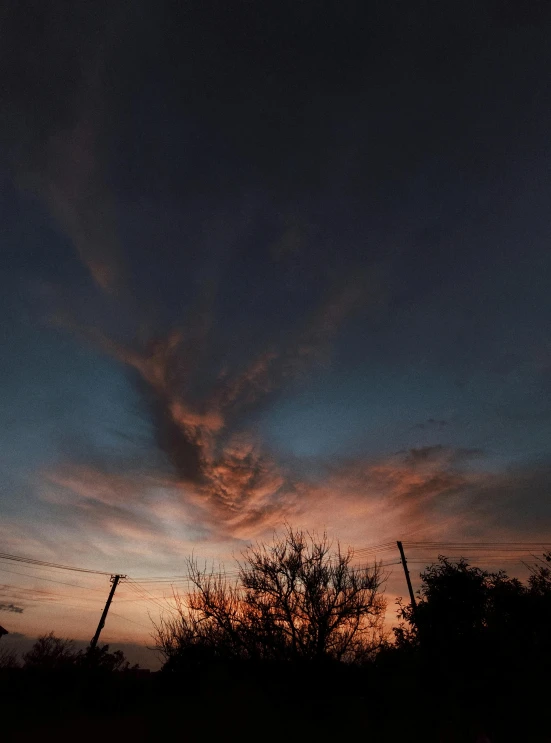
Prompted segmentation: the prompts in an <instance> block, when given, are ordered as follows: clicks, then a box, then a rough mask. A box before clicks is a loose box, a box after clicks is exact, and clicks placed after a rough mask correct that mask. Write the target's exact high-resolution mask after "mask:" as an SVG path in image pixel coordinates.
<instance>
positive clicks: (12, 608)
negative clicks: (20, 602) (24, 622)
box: [0, 603, 24, 614]
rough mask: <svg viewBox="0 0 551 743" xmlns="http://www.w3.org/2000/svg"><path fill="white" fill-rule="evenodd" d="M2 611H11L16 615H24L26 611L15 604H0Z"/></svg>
mask: <svg viewBox="0 0 551 743" xmlns="http://www.w3.org/2000/svg"><path fill="white" fill-rule="evenodd" d="M0 611H11V612H13V613H14V614H23V612H24V609H23V607H22V606H16V605H15V604H3V603H0Z"/></svg>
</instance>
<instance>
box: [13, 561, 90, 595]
mask: <svg viewBox="0 0 551 743" xmlns="http://www.w3.org/2000/svg"><path fill="white" fill-rule="evenodd" d="M0 571H1V572H2V573H11V574H12V575H22V576H24V577H25V578H31V580H45V581H48V582H49V583H59V584H61V585H63V586H72V587H73V588H82V589H83V590H85V591H97V592H98V593H103V591H102V590H101V589H99V588H92V587H90V586H83V585H79V584H78V583H67V581H64V580H55V578H43V577H42V576H40V575H32V574H29V573H19V572H18V571H17V570H8V569H7V568H4V567H0ZM60 595H61V594H60Z"/></svg>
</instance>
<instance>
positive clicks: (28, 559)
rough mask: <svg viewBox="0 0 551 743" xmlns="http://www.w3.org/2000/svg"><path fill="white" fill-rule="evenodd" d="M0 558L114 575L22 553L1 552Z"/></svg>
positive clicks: (75, 570)
mask: <svg viewBox="0 0 551 743" xmlns="http://www.w3.org/2000/svg"><path fill="white" fill-rule="evenodd" d="M0 560H11V561H13V562H22V563H26V564H27V565H37V566H42V567H48V568H56V569H58V570H72V571H74V572H76V573H91V574H94V575H112V573H107V572H105V571H103V570H91V569H89V568H79V567H76V566H74V565H61V564H59V563H55V562H47V561H46V560H37V559H34V558H32V557H22V556H20V555H11V554H9V553H7V552H0Z"/></svg>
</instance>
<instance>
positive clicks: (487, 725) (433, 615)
mask: <svg viewBox="0 0 551 743" xmlns="http://www.w3.org/2000/svg"><path fill="white" fill-rule="evenodd" d="M351 559H352V556H351V555H350V554H349V553H343V552H341V551H340V550H339V548H338V545H337V547H336V548H335V550H334V551H333V550H332V549H331V546H330V545H329V543H328V542H327V540H326V538H322V539H320V540H316V539H315V538H312V537H311V536H309V535H307V534H304V533H302V532H295V531H293V530H291V529H289V530H288V532H287V534H286V535H285V536H284V538H283V539H280V540H276V541H275V542H274V543H273V544H272V545H269V546H264V545H259V546H256V547H254V548H252V549H250V550H249V551H247V552H246V553H245V556H244V560H243V561H242V562H241V563H240V566H239V572H238V577H237V578H236V580H235V581H233V582H232V581H230V580H229V578H228V577H225V576H224V575H220V574H217V573H215V572H209V571H207V570H204V569H201V568H200V567H199V566H198V565H197V562H196V561H192V562H191V563H190V571H191V577H192V581H193V589H192V590H191V591H190V593H189V594H188V595H184V596H180V597H178V603H177V606H178V611H177V615H169V616H165V617H163V618H162V620H161V621H160V622H158V623H157V625H156V629H155V636H156V641H157V645H158V648H159V650H160V652H161V653H162V655H163V657H164V659H165V662H164V666H163V670H162V671H161V672H160V673H157V674H148V673H143V672H142V673H140V672H139V670H137V669H131V668H129V666H128V663H127V661H126V659H125V658H124V655H123V654H122V653H121V652H120V651H115V652H110V651H109V647H108V646H106V645H105V646H103V647H98V648H96V649H95V650H94V651H93V652H92V651H90V650H89V649H88V650H85V651H83V650H80V651H77V650H75V647H74V644H73V643H72V642H71V641H69V640H65V639H61V638H58V637H56V636H55V635H53V634H52V633H50V634H48V635H45V636H43V637H41V638H39V639H38V640H37V641H36V643H35V645H34V646H33V648H32V649H31V650H30V651H29V652H28V653H27V654H26V655H25V656H24V657H23V659H22V664H20V665H19V666H18V663H17V659H16V658H15V657H14V656H13V654H10V653H8V652H7V651H5V652H4V653H3V654H1V655H0V684H1V688H0V691H1V697H0V698H1V699H2V702H3V704H4V707H3V724H4V728H3V731H2V740H17V741H19V740H31V739H36V738H37V736H38V735H41V736H42V738H45V739H49V738H48V736H47V735H46V736H44V734H43V731H44V730H51V731H54V732H55V739H56V740H74V739H75V737H79V736H80V737H82V735H81V734H80V733H79V735H75V730H84V731H85V730H88V729H90V730H91V731H95V732H94V736H96V735H101V736H102V737H103V739H104V740H105V739H106V740H120V739H128V740H132V741H149V740H151V741H153V740H159V739H162V738H163V737H166V736H168V735H172V736H173V735H174V734H175V732H177V731H183V730H185V733H186V735H187V736H188V738H189V739H190V740H193V739H199V738H201V737H203V738H204V737H208V736H207V733H209V734H210V735H211V737H225V738H226V739H228V740H234V739H237V738H238V737H239V738H242V737H252V736H255V735H256V736H259V735H260V736H261V737H266V725H267V724H268V721H269V732H270V733H271V734H272V735H273V736H275V737H285V738H286V739H288V740H334V739H342V738H350V737H353V736H354V737H361V738H363V739H365V740H373V739H377V740H384V741H398V740H400V741H401V740H403V739H404V738H407V739H408V740H417V741H424V742H425V741H427V742H428V743H430V742H432V741H434V742H435V743H436V742H438V743H441V742H442V741H444V742H446V743H447V742H450V743H452V742H455V741H458V742H459V741H464V742H465V743H476V742H477V741H478V742H479V743H480V742H481V741H484V740H486V741H490V742H491V743H501V742H509V741H511V743H512V742H513V741H515V743H516V742H517V741H521V740H522V741H529V742H532V741H534V742H535V741H542V742H543V741H551V732H550V730H549V726H548V721H547V717H548V716H547V708H548V679H549V663H550V661H551V641H550V631H549V628H550V626H551V624H550V622H551V555H549V554H548V555H544V556H543V557H542V558H541V559H539V560H538V559H535V561H534V564H533V565H532V566H531V572H530V575H529V578H528V580H527V581H526V582H521V581H519V580H517V579H516V578H513V577H510V576H508V575H507V574H506V573H504V572H503V571H497V572H489V571H486V570H483V569H481V568H479V567H477V566H474V565H471V564H469V563H468V562H467V561H466V560H465V559H459V560H455V561H452V560H450V559H448V558H446V557H444V556H441V557H440V558H439V559H438V561H437V562H436V563H435V564H432V565H429V566H427V568H426V569H425V570H424V572H423V573H422V574H421V578H422V585H421V588H420V590H419V592H418V602H417V612H416V615H415V616H416V621H415V622H414V621H413V613H412V609H411V606H410V605H409V604H405V603H400V604H399V606H398V620H399V621H398V624H397V626H396V627H395V628H394V636H393V637H392V636H391V637H387V638H385V637H383V633H382V617H383V609H384V601H383V597H382V595H381V592H380V591H381V587H382V581H383V576H382V575H381V572H380V569H379V568H378V567H377V566H371V567H362V568H357V567H354V566H353V565H352V563H351ZM30 708H32V710H33V716H32V718H30V717H28V716H25V714H24V711H25V710H27V709H30ZM27 717H28V719H27ZM33 720H35V721H36V722H33ZM25 731H27V732H25ZM483 736H486V737H483ZM184 737H185V736H184ZM85 739H86V738H85Z"/></svg>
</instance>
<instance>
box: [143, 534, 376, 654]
mask: <svg viewBox="0 0 551 743" xmlns="http://www.w3.org/2000/svg"><path fill="white" fill-rule="evenodd" d="M352 560H353V552H352V551H351V550H347V551H346V552H343V551H342V550H341V547H340V545H339V544H337V546H336V549H335V550H332V545H331V543H330V542H329V540H328V538H327V535H326V534H324V535H323V536H322V537H321V538H318V537H316V536H315V535H311V534H309V533H306V532H303V531H295V530H293V529H292V528H290V527H287V529H286V532H285V534H284V535H283V537H281V538H276V539H275V540H274V542H273V544H271V545H262V544H257V545H256V546H254V547H251V548H249V549H248V550H246V551H245V552H244V553H243V560H242V561H241V562H239V563H238V567H239V573H238V578H237V580H236V581H235V582H233V583H232V582H230V581H229V579H228V578H227V576H226V575H225V574H224V573H221V574H220V573H218V574H217V573H215V572H213V571H210V572H209V571H207V570H206V569H201V568H200V567H199V566H198V563H197V561H196V560H190V561H189V563H188V568H189V574H190V578H191V580H192V582H193V584H194V590H193V591H192V592H191V593H190V594H189V595H187V596H185V597H184V598H182V597H180V596H178V595H176V596H175V598H176V614H174V615H173V616H172V617H168V618H167V617H166V616H165V617H162V618H161V620H160V623H159V624H158V625H157V626H156V627H155V637H156V641H157V648H158V650H159V651H160V652H161V653H162V654H163V656H164V657H165V659H166V660H167V661H168V662H169V664H170V663H175V662H176V660H175V659H176V658H177V657H179V658H182V659H183V657H184V656H186V657H188V658H189V657H190V655H191V656H193V655H194V656H195V657H197V656H198V655H199V656H201V657H205V656H208V657H212V656H218V657H221V656H229V657H233V658H247V659H273V660H310V661H311V660H320V659H322V658H330V659H333V660H337V661H345V662H358V661H361V660H364V659H366V658H368V657H369V656H370V655H372V654H373V653H374V651H375V650H376V649H377V648H378V647H379V645H380V643H381V641H382V639H383V630H382V624H383V619H384V612H385V608H386V606H385V601H384V598H383V596H382V594H381V592H380V588H381V585H382V583H383V580H384V578H383V576H382V575H381V571H380V566H379V565H377V564H374V565H372V566H368V567H358V566H353V565H352Z"/></svg>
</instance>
